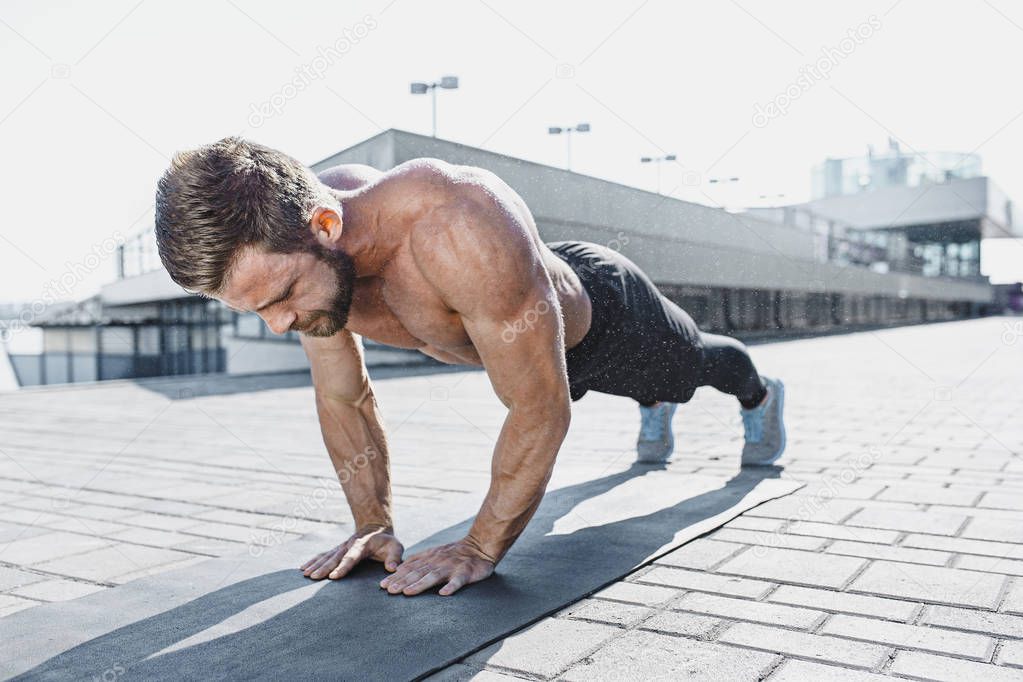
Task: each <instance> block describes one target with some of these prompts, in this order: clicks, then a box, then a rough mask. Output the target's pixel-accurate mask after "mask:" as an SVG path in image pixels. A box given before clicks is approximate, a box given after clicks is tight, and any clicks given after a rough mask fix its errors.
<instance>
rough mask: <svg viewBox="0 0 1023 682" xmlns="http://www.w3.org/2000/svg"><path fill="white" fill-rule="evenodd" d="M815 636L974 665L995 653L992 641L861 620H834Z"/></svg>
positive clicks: (849, 618) (928, 629)
mask: <svg viewBox="0 0 1023 682" xmlns="http://www.w3.org/2000/svg"><path fill="white" fill-rule="evenodd" d="M819 632H820V633H821V634H824V635H837V636H840V637H848V638H850V639H857V640H861V641H866V642H878V643H880V644H888V645H892V646H897V647H900V648H906V649H923V650H925V651H932V652H935V653H945V654H950V655H956V656H961V657H963V658H972V659H975V660H978V661H987V660H990V658H991V654H992V653H994V650H995V640H993V639H991V638H990V637H985V636H983V635H976V634H968V633H963V632H953V631H951V630H941V629H938V628H928V627H919V626H916V625H906V624H905V623H893V622H891V621H878V620H874V619H871V618H863V617H861V616H846V615H837V616H834V617H832V618H830V619H829V620H828V622H827V623H825V624H824V627H822V628H821V629H820V631H819Z"/></svg>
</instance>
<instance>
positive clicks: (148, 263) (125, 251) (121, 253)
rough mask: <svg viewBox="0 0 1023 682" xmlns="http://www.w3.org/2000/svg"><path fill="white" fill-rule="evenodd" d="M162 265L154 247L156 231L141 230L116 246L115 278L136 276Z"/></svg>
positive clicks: (157, 268) (150, 229)
mask: <svg viewBox="0 0 1023 682" xmlns="http://www.w3.org/2000/svg"><path fill="white" fill-rule="evenodd" d="M162 267H163V264H162V263H161V262H160V254H159V252H158V251H157V248H156V231H155V230H154V229H153V228H149V229H148V230H143V231H142V232H139V233H138V234H135V235H132V236H131V237H128V239H127V240H125V242H124V243H123V244H121V245H120V246H118V247H117V278H118V279H125V278H126V277H136V276H138V275H144V274H145V273H147V272H152V271H153V270H159V269H160V268H162Z"/></svg>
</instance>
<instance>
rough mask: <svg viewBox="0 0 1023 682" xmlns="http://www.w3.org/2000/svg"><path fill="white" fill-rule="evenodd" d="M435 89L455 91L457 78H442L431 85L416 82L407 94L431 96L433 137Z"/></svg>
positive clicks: (435, 113)
mask: <svg viewBox="0 0 1023 682" xmlns="http://www.w3.org/2000/svg"><path fill="white" fill-rule="evenodd" d="M437 88H442V89H444V90H457V89H458V76H444V77H442V78H441V79H440V80H439V81H434V82H433V83H423V82H422V81H416V82H415V83H412V85H411V86H410V87H409V92H411V93H412V94H413V95H425V94H426V93H428V92H429V93H430V94H431V95H433V102H432V103H431V104H432V109H433V136H434V137H437Z"/></svg>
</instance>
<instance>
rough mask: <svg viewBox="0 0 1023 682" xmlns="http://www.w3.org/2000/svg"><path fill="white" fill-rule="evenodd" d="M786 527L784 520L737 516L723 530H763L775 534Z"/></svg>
mask: <svg viewBox="0 0 1023 682" xmlns="http://www.w3.org/2000/svg"><path fill="white" fill-rule="evenodd" d="M784 526H785V521H784V520H783V519H769V518H764V517H760V516H746V515H745V514H743V515H742V516H737V517H735V518H734V519H732V520H731V521H729V522H728V523H726V524H725V525H724V526H722V527H723V528H738V529H740V530H761V531H767V532H768V533H773V532H774V531H777V530H781V529H782V528H783V527H784Z"/></svg>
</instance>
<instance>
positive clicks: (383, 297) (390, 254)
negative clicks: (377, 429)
mask: <svg viewBox="0 0 1023 682" xmlns="http://www.w3.org/2000/svg"><path fill="white" fill-rule="evenodd" d="M319 177H320V179H321V180H322V181H323V182H324V183H325V184H327V185H328V186H331V187H333V188H335V189H338V190H342V191H352V190H359V189H361V190H363V192H362V193H363V195H364V201H365V202H368V203H369V204H371V205H373V206H374V207H375V208H376V210H377V214H378V215H379V216H380V219H379V222H378V226H377V233H376V234H375V235H374V236H373V238H374V240H375V244H374V247H375V248H376V249H377V250H379V251H382V252H386V253H387V258H386V259H385V260H384V261H383V262H382V263H372V262H371V263H364V268H365V269H366V270H368V272H363V273H360V276H359V277H358V279H357V280H356V284H355V292H354V296H353V300H352V309H351V312H350V314H349V323H348V329H349V330H351V331H352V332H354V333H357V334H360V335H362V336H365V337H367V338H370V339H373V340H375V341H378V342H381V343H385V344H388V345H392V346H397V347H402V348H414V349H417V350H419V351H421V352H423V353H425V354H427V355H430V356H431V357H434V358H436V359H438V360H440V361H442V362H448V363H457V364H475V365H479V364H482V361H481V358H480V356H479V353H478V352H477V349H476V348H475V347H474V344H473V341H472V339H471V338H470V337H469V334H468V333H467V331H466V329H465V327H464V324H463V320H462V319H461V313H460V311H458V310H456V309H455V308H453V307H452V302H451V301H450V300H446V297H445V296H444V295H443V294H442V292H440V291H438V289H437V287H436V286H435V284H434V282H432V281H431V279H432V278H431V273H432V274H434V275H435V274H436V273H438V272H444V273H449V274H448V276H447V277H448V278H449V279H450V278H451V275H456V276H457V282H456V284H457V283H458V282H461V283H462V284H461V286H464V288H466V289H467V290H473V291H474V292H475V293H476V295H479V296H483V297H502V296H507V295H508V293H509V292H514V291H515V290H516V289H523V288H527V287H528V286H530V283H528V282H515V281H509V280H508V275H507V273H508V272H514V271H515V265H514V264H513V263H508V262H507V261H509V260H510V259H520V260H521V259H523V258H529V256H528V254H530V253H531V254H533V256H532V257H533V258H535V259H537V261H538V262H539V264H540V266H541V269H542V270H543V275H542V276H543V278H544V279H546V280H548V282H549V286H550V287H551V288H552V289H553V291H554V292H555V293H556V295H557V298H558V303H559V307H560V309H561V310H562V316H563V323H564V329H565V343H566V345H567V347H571V346H572V345H575V344H576V343H578V341H579V340H581V338H582V336H583V335H585V332H586V330H587V329H588V327H589V312H590V311H589V300H588V298H586V294H585V292H584V291H583V290H582V287H581V285H580V283H579V280H578V278H577V277H576V276H575V273H573V272H572V270H571V269H570V268H569V267H568V266H567V265H566V264H565V263H564V262H563V261H562V260H561V259H559V258H558V257H557V256H555V255H554V254H553V253H552V252H551V251H550V250H549V249H548V248H547V247H546V246H545V245H544V244H543V242H542V241H541V239H540V236H539V233H538V232H537V228H536V224H535V222H534V221H533V217H532V215H531V214H530V212H529V209H528V208H527V207H526V205H525V202H524V201H523V200H522V198H521V197H520V196H519V195H518V194H517V193H516V192H514V190H512V189H511V188H510V187H509V186H508V185H507V184H505V183H504V182H503V181H501V180H500V179H499V178H498V177H497V176H496V175H494V174H493V173H491V172H489V171H486V170H484V169H480V168H473V167H468V166H454V165H451V164H447V163H445V162H442V161H438V160H434V159H419V160H416V161H412V162H408V163H406V164H402V165H400V166H397V167H396V168H395V169H393V170H392V171H390V172H388V173H382V172H380V171H377V170H375V169H373V168H370V167H368V166H361V165H346V166H338V167H335V168H331V169H328V170H326V171H323V172H322V173H321V174H320V176H319ZM460 232H473V234H469V235H464V236H467V237H468V239H469V240H470V241H472V240H477V241H479V242H481V247H482V248H485V249H487V250H488V251H487V253H486V254H485V255H484V257H483V258H482V260H481V262H482V267H476V268H473V267H471V266H470V264H469V263H468V262H467V259H466V258H465V257H464V256H465V254H464V253H462V254H460V253H459V248H458V247H457V246H456V245H455V244H454V241H458V240H459V233H460ZM483 242H487V243H486V244H483ZM461 248H462V249H463V250H464V248H465V246H464V245H462V247H461ZM460 256H461V257H460ZM356 258H358V254H356ZM357 265H358V263H357ZM512 276H513V277H514V276H515V275H512ZM525 276H526V277H529V275H528V274H526V275H525ZM463 312H464V311H463Z"/></svg>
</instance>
